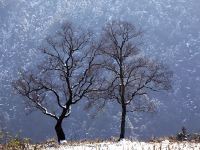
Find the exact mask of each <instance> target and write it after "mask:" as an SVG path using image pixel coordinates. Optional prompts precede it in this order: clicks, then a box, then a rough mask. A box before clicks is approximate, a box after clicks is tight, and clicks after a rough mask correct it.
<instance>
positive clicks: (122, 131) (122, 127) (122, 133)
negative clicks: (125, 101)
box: [119, 105, 126, 140]
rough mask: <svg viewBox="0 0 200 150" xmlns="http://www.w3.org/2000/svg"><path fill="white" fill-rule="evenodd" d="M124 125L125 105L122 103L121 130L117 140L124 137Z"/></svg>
mask: <svg viewBox="0 0 200 150" xmlns="http://www.w3.org/2000/svg"><path fill="white" fill-rule="evenodd" d="M125 127H126V105H122V114H121V130H120V137H119V140H121V139H124V135H125Z"/></svg>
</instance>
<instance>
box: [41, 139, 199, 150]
mask: <svg viewBox="0 0 200 150" xmlns="http://www.w3.org/2000/svg"><path fill="white" fill-rule="evenodd" d="M177 149H181V150H199V149H200V143H191V142H179V143H178V142H169V141H168V140H165V141H162V142H160V143H156V142H149V143H147V142H138V141H134V142H131V141H128V140H122V141H120V142H102V143H92V144H84V143H83V144H74V145H62V144H61V145H60V146H59V147H58V148H53V147H51V148H46V149H43V150H177Z"/></svg>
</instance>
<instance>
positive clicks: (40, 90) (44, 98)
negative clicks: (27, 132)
mask: <svg viewBox="0 0 200 150" xmlns="http://www.w3.org/2000/svg"><path fill="white" fill-rule="evenodd" d="M40 50H41V52H42V56H44V57H43V58H44V61H42V63H40V64H39V65H38V66H37V67H36V68H34V69H32V70H31V69H29V70H26V71H23V72H22V73H21V74H20V77H19V79H18V80H16V81H14V82H13V86H14V88H15V89H16V91H17V92H18V93H19V94H21V95H22V96H23V97H26V102H27V103H28V106H30V107H31V108H36V109H37V110H39V111H41V112H42V113H43V114H45V115H47V116H49V117H51V118H53V119H55V120H56V125H55V131H56V134H57V138H58V141H59V142H60V141H61V140H65V134H64V131H63V129H62V122H63V120H64V119H65V118H67V117H69V115H70V114H71V109H72V105H74V104H77V102H79V101H80V100H82V99H84V98H86V97H87V94H88V93H89V92H91V90H92V89H93V88H94V84H93V83H94V81H95V80H96V77H97V75H96V74H97V72H96V71H95V69H94V68H95V55H96V48H95V45H94V44H93V42H92V34H91V32H89V31H84V30H82V29H78V28H75V27H74V26H73V25H72V24H71V23H69V22H67V23H65V24H64V25H63V26H62V28H61V30H60V31H59V32H57V33H56V34H55V35H54V36H52V37H48V38H47V40H46V45H45V46H43V47H42V48H40ZM95 88H97V85H95Z"/></svg>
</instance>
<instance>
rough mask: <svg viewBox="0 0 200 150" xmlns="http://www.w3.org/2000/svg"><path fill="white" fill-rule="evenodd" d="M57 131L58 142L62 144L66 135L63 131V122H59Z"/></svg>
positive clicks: (56, 127)
mask: <svg viewBox="0 0 200 150" xmlns="http://www.w3.org/2000/svg"><path fill="white" fill-rule="evenodd" d="M55 130H56V135H57V138H58V142H59V143H60V141H62V140H65V133H64V131H63V129H62V120H58V121H57V123H56V126H55Z"/></svg>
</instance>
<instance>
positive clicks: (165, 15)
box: [0, 0, 200, 140]
mask: <svg viewBox="0 0 200 150" xmlns="http://www.w3.org/2000/svg"><path fill="white" fill-rule="evenodd" d="M199 7H200V1H199V0H190V1H187V0H176V1H174V0H134V1H133V0H123V1H122V0H99V1H94V0H57V1H54V0H45V1H44V0H31V1H26V0H0V112H1V113H0V118H2V119H1V120H4V122H5V124H6V126H7V127H8V128H12V129H13V130H17V131H18V130H20V129H23V131H22V133H23V135H24V136H30V137H32V138H33V139H35V140H36V139H37V140H38V139H39V138H40V139H44V138H47V137H46V136H52V135H54V132H53V131H52V130H51V128H52V123H53V122H51V121H49V120H48V119H47V118H45V119H43V116H40V113H34V114H33V115H31V116H29V117H25V115H24V113H23V112H24V109H23V105H22V101H21V98H19V97H17V96H16V95H14V94H13V91H12V90H11V87H10V81H11V80H12V79H14V78H16V76H17V70H18V69H19V68H28V67H30V66H32V65H33V64H34V63H36V62H37V61H36V59H37V52H36V50H35V49H36V48H37V47H38V46H39V45H40V43H41V41H42V40H43V39H44V38H45V37H46V36H47V35H48V34H51V33H53V32H54V30H55V29H56V26H57V24H59V22H63V21H64V20H71V21H73V22H75V23H76V24H78V25H81V26H85V27H91V28H94V29H95V30H97V31H98V30H99V29H100V27H101V25H103V24H104V23H105V22H107V21H109V20H112V19H121V20H129V21H131V22H133V23H134V24H136V25H137V26H138V27H141V28H142V29H143V30H144V38H143V39H144V45H143V47H141V48H142V49H143V50H144V51H146V53H147V54H148V55H151V56H152V57H155V58H158V59H161V60H163V61H164V62H167V63H168V64H169V65H170V67H171V68H172V70H174V76H175V77H174V90H173V91H172V92H171V93H170V94H166V93H161V94H157V95H156V98H157V99H159V100H160V101H161V105H160V109H159V113H157V114H154V115H146V114H145V115H140V114H134V115H131V114H130V115H129V121H128V127H127V128H128V136H133V135H135V133H137V134H140V135H141V136H143V137H151V136H156V135H164V134H174V133H175V132H176V131H177V130H178V129H179V128H181V127H182V125H185V126H186V127H188V128H189V129H190V130H193V131H199V127H198V124H199V123H200V119H199V116H200V113H199V109H198V106H199V103H200V102H199V96H200V88H198V87H200V77H199V74H200V62H199V60H200V29H199V26H200V10H199ZM108 107H109V110H108V111H107V110H104V112H103V113H102V115H99V116H98V118H96V120H92V119H91V117H90V114H89V113H86V112H85V113H81V115H80V111H82V108H81V106H78V107H76V108H74V109H75V110H74V114H73V115H72V117H71V118H70V119H69V121H70V123H69V121H66V124H65V125H66V126H68V128H69V130H67V131H66V134H67V135H68V138H69V139H74V138H78V139H79V138H93V137H102V138H105V137H109V136H117V135H118V124H119V120H118V117H119V115H120V114H119V108H118V107H116V106H111V105H110V106H108ZM110 114H112V115H111V116H112V117H110ZM174 114H176V115H174ZM38 116H39V117H38ZM23 117H25V118H23ZM38 120H40V121H38ZM14 122H15V126H14V127H13V123H14ZM102 122H107V124H105V123H102ZM37 123H38V124H39V125H38V126H37V127H35V124H37ZM46 126H48V127H49V128H47V127H46ZM32 128H35V132H31V133H29V132H30V130H31V129H32ZM40 131H46V133H47V135H44V134H43V132H40ZM108 131H109V132H108Z"/></svg>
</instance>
